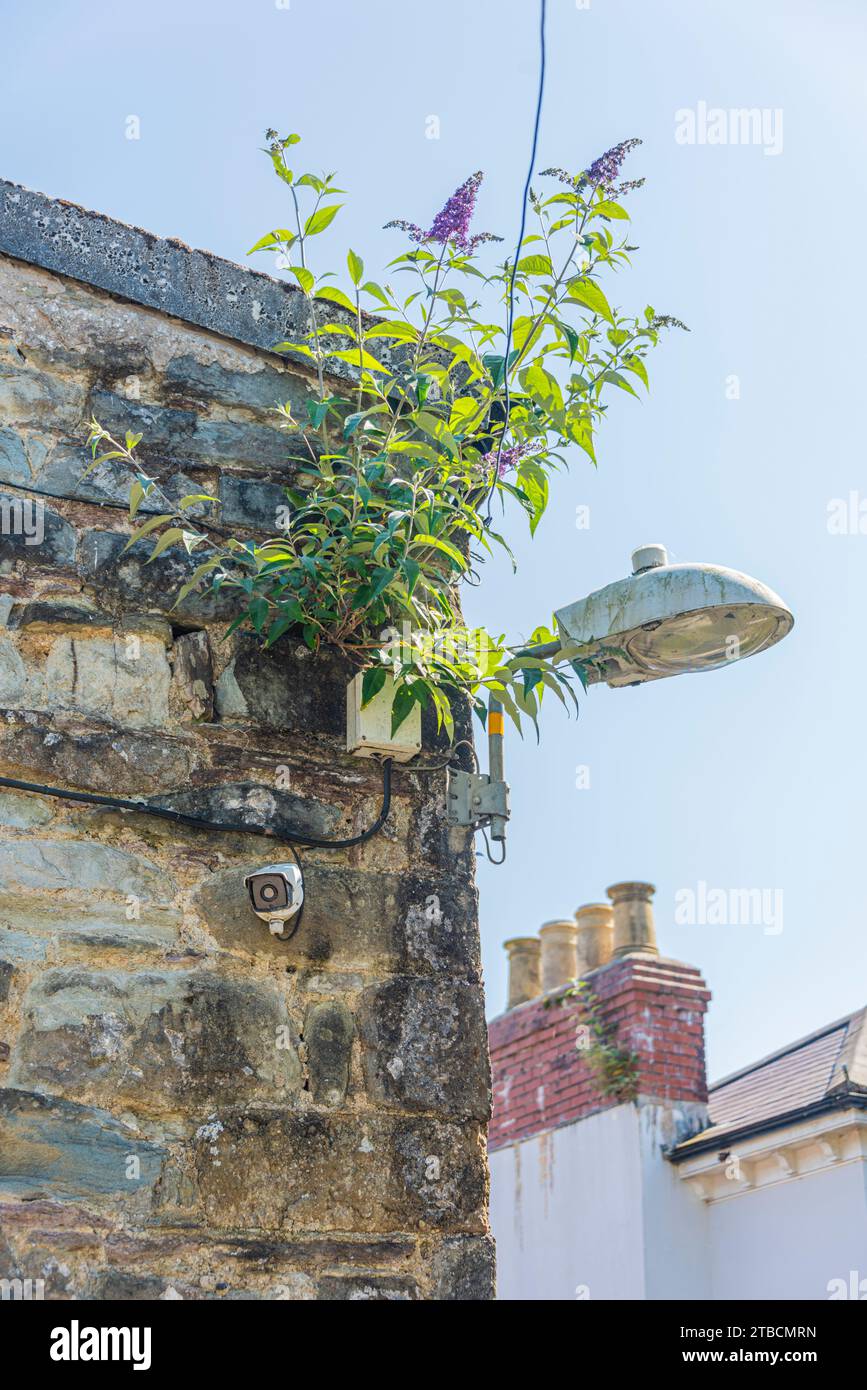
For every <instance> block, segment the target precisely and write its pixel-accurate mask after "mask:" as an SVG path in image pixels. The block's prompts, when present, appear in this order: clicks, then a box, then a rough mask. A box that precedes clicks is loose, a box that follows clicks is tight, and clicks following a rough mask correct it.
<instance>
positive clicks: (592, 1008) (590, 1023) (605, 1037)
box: [545, 980, 639, 1101]
mask: <svg viewBox="0 0 867 1390" xmlns="http://www.w3.org/2000/svg"><path fill="white" fill-rule="evenodd" d="M575 1002H577V1003H578V1006H579V1008H578V1015H577V1017H578V1027H577V1028H576V1034H577V1035H579V1042H578V1044H577V1046H578V1051H579V1052H580V1053H581V1056H582V1057H583V1058H584V1060H585V1061H586V1062H587V1065H588V1066H589V1067H590V1069H591V1071H592V1072H593V1074H594V1075H595V1077H596V1080H597V1082H598V1086H599V1090H600V1092H601V1093H602V1095H604V1096H606V1097H608V1098H609V1099H611V1100H619V1101H629V1100H634V1099H635V1097H636V1095H637V1092H638V1065H639V1057H638V1054H637V1053H635V1052H630V1051H628V1050H627V1049H626V1048H622V1047H620V1046H619V1043H618V1038H617V1030H616V1028H615V1027H614V1026H613V1024H611V1023H608V1022H606V1021H605V1020H604V1019H603V1018H602V1016H601V1013H600V1003H599V999H598V998H597V996H596V994H595V993H594V991H593V989H592V988H591V986H590V985H589V984H588V983H587V981H586V980H577V981H576V983H575V984H574V985H570V986H569V987H568V989H565V990H564V991H563V993H562V994H558V995H557V996H556V997H555V998H550V999H546V1000H545V1008H546V1009H548V1008H551V1007H552V1006H555V1007H559V1006H562V1005H564V1004H570V1003H575Z"/></svg>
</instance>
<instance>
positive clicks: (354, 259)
mask: <svg viewBox="0 0 867 1390" xmlns="http://www.w3.org/2000/svg"><path fill="white" fill-rule="evenodd" d="M346 264H347V266H348V267H349V277H350V279H351V280H352V283H353V285H358V284H360V283H361V277H362V275H363V274H364V261H363V260H362V259H361V257H360V256H357V255H356V254H355V252H354V251H349V252H348V254H347V257H346Z"/></svg>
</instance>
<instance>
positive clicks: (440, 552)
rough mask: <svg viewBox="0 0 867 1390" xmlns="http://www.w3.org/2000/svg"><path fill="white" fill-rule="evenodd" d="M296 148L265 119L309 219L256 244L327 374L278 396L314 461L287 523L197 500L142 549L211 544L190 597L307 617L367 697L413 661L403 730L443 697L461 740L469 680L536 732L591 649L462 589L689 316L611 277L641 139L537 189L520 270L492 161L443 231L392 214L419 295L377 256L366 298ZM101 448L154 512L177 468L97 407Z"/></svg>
mask: <svg viewBox="0 0 867 1390" xmlns="http://www.w3.org/2000/svg"><path fill="white" fill-rule="evenodd" d="M298 140H299V136H297V135H288V136H285V137H283V138H280V137H278V135H277V132H276V131H274V130H269V131H267V132H266V141H267V149H266V153H267V155H268V158H269V159H270V161H271V163H272V165H273V168H274V171H275V173H276V174H277V176H278V178H279V179H280V181H281V183H282V184H283V185H284V187H285V188H286V189H288V192H289V198H290V209H291V217H290V219H289V220H291V222H292V224H293V225H291V226H290V227H288V228H277V229H275V230H272V231H269V232H267V233H266V235H265V236H263V237H262V238H260V240H259V241H257V242H256V244H255V246H253V247H252V251H255V252H260V251H262V252H268V253H271V254H273V255H274V257H275V265H276V267H277V269H278V270H281V271H285V272H286V273H287V274H288V275H289V276H291V277H292V279H293V280H294V282H295V283H296V284H297V286H298V288H299V290H300V292H301V294H302V295H303V296H304V303H305V308H306V327H305V328H304V330H303V331H301V332H299V333H298V334H297V335H296V336H295V338H294V339H293V340H291V341H285V342H280V343H277V344H275V350H276V351H277V352H280V353H285V354H287V355H288V356H290V357H291V358H292V359H293V360H294V361H295V362H300V363H301V364H302V365H303V366H304V367H306V368H307V369H308V370H309V372H310V375H311V396H310V399H309V400H308V401H307V403H306V419H301V420H296V419H294V418H293V416H292V414H291V411H290V409H289V407H288V406H279V407H277V408H278V410H279V411H280V414H281V415H282V417H283V419H282V423H283V425H284V426H285V428H286V430H287V454H288V457H289V460H290V461H291V462H292V463H293V464H294V467H295V475H294V478H293V482H292V486H290V487H287V488H286V500H287V506H286V522H285V525H284V526H282V527H278V526H277V525H276V524H275V532H276V534H274V535H272V536H270V537H265V538H260V539H256V540H252V539H244V540H242V539H240V538H238V537H235V536H232V535H229V536H228V538H221V537H220V536H219V535H215V534H214V531H213V529H211V530H209V528H208V526H207V525H205V524H202V523H201V522H199V523H197V521H196V520H195V516H194V514H193V512H192V510H191V509H194V508H197V507H199V508H200V507H201V505H202V504H205V506H209V505H211V504H213V503H215V501H216V499H214V498H210V497H207V496H203V495H201V494H192V495H190V496H188V497H185V498H183V499H182V500H181V501H180V503H179V504H178V505H177V506H176V507H175V508H174V509H172V508H171V505H170V507H169V508H165V509H164V510H163V511H162V512H161V514H159V515H156V516H151V517H150V518H149V519H148V520H147V521H146V522H145V523H144V524H143V525H139V526H138V527H137V529H136V530H135V531H134V533H133V535H132V536H131V538H130V542H129V544H130V545H132V544H134V543H135V542H136V541H139V540H143V539H145V538H147V537H150V538H152V539H153V540H154V542H155V544H154V547H153V551H152V554H151V556H150V559H151V560H153V559H155V558H157V557H158V556H159V555H161V554H163V552H164V551H165V550H167V549H168V548H169V547H171V546H180V547H183V548H185V549H186V550H187V551H188V552H192V551H200V552H201V554H202V559H201V563H200V564H199V565H198V566H197V567H196V568H195V569H194V572H193V573H192V575H191V577H190V579H189V581H188V582H187V583H186V584H185V585H184V586H183V588H182V589H181V591H180V595H179V601H180V599H181V598H183V597H185V596H186V595H187V594H189V593H190V592H192V591H193V590H196V589H202V588H205V587H207V588H209V589H210V590H211V591H212V592H215V591H225V590H229V589H231V590H233V591H235V592H236V593H237V600H238V612H237V617H236V619H235V622H234V623H233V625H232V628H234V627H237V626H241V625H245V626H247V627H249V628H251V629H252V630H253V631H254V632H255V633H256V634H258V635H259V637H260V638H261V639H262V641H263V642H264V643H265V644H266V645H268V646H271V645H273V643H275V642H277V641H278V640H279V639H280V638H281V637H283V636H284V635H285V634H287V633H288V634H291V635H293V636H296V637H299V638H300V639H301V640H303V641H304V642H306V644H307V645H308V646H309V647H310V648H311V649H313V650H316V649H317V648H318V647H319V646H320V645H321V644H323V643H324V644H330V645H331V646H333V647H336V648H338V649H339V650H340V651H342V652H344V653H346V654H347V655H348V656H349V657H350V658H351V660H352V661H354V662H355V663H357V665H358V666H359V667H361V668H364V670H365V675H364V682H363V699H364V700H365V702H366V701H368V700H370V699H372V698H373V697H374V696H375V695H376V694H377V692H378V691H379V689H381V687H382V686H383V684H384V683H385V680H386V678H387V676H388V675H389V674H390V675H392V676H393V677H394V678H395V680H396V682H397V690H396V695H395V699H394V704H393V726H394V728H395V729H396V728H397V727H398V726H399V725H400V724H401V723H402V721H403V720H404V719H405V718H406V716H407V715H408V714H409V712H410V710H411V709H412V707H413V706H414V705H415V704H416V703H418V704H421V705H432V706H433V707H434V709H435V710H436V714H437V720H438V723H439V724H440V725H441V726H442V725H444V726H445V728H446V730H447V731H448V733H449V734H450V735H451V732H452V729H453V714H452V703H453V700H454V698H455V696H456V695H463V696H466V695H469V697H470V698H471V700H472V701H473V704H474V707H475V708H476V710H477V712H478V713H479V716H480V718H481V719H482V721H483V722H484V718H485V711H486V705H485V700H484V699H483V698H482V697H483V694H485V693H487V692H490V691H493V692H494V693H495V694H496V696H497V697H498V699H499V700H501V701H502V703H503V705H504V707H505V709H506V711H507V713H508V714H509V716H510V718H511V719H512V721H513V722H514V724H515V725H516V726H517V728H518V729H519V731H520V728H521V720H522V718H524V717H526V718H528V719H530V720H532V722H533V723H534V725H535V724H536V719H537V715H538V712H539V706H540V702H541V699H542V696H543V693H544V692H545V691H551V692H552V694H553V695H554V696H556V697H557V698H558V699H559V700H561V701H562V702H563V703H564V704H565V703H566V700H567V696H568V697H571V699H572V700H573V701H574V702H575V704H576V708H577V700H576V697H575V691H574V682H575V680H576V678H577V679H578V680H580V681H581V682H582V683H583V682H584V680H585V677H586V672H585V670H584V668H583V667H582V665H581V663H580V662H574V663H571V665H570V664H569V663H561V664H555V662H554V661H553V660H551V659H549V658H540V657H538V656H532V655H527V654H526V653H525V652H524V651H523V649H524V648H525V647H526V646H527V645H528V644H545V643H548V642H550V641H551V638H552V636H553V634H552V633H551V632H550V631H549V630H548V628H547V627H545V626H544V625H542V626H539V627H538V628H536V630H535V631H534V632H533V633H531V634H529V636H527V637H524V638H522V639H521V640H520V641H509V640H507V639H506V638H505V637H497V636H494V635H492V634H490V633H488V632H487V631H485V630H484V629H474V630H471V631H470V630H468V629H467V628H466V627H465V626H464V625H463V623H462V621H461V617H460V609H459V606H458V601H457V597H458V585H459V583H460V581H461V580H462V579H464V580H470V581H472V580H473V577H474V575H475V573H476V570H477V566H478V565H479V564H480V563H481V562H483V560H484V559H485V556H486V555H487V554H490V553H491V552H492V550H493V548H494V547H495V546H499V547H503V548H504V549H505V550H506V551H507V552H508V553H509V555H510V556H511V551H510V549H509V546H508V543H507V541H506V539H505V537H504V536H503V535H502V534H501V533H500V531H499V529H498V527H497V525H495V520H494V508H495V505H496V508H497V510H498V511H499V510H504V509H505V508H506V507H507V506H509V507H511V506H517V507H518V509H519V510H520V511H522V512H523V513H524V514H525V516H526V518H527V520H528V522H529V526H530V531H531V533H535V531H536V528H537V527H538V525H539V523H540V521H541V519H542V517H543V515H544V512H545V509H546V507H547V505H548V490H549V479H550V476H551V475H552V474H553V473H555V472H557V471H558V470H559V469H561V468H562V467H564V466H567V464H568V459H567V451H568V450H569V449H570V448H571V446H573V445H577V447H578V448H579V449H580V450H583V452H584V453H585V454H586V455H587V457H588V458H589V459H590V460H591V461H592V462H593V463H594V464H595V463H596V446H595V433H596V429H597V427H598V425H599V424H600V422H601V421H602V419H603V418H604V416H605V414H606V413H607V411H608V409H609V404H608V401H609V397H610V396H611V395H612V394H615V393H619V392H624V393H626V394H628V395H630V396H636V395H637V391H636V386H638V385H641V386H644V387H647V385H648V375H647V365H646V361H645V359H646V357H647V354H648V352H649V350H650V349H651V348H652V347H653V346H654V345H655V344H656V342H657V339H658V336H659V333H660V331H661V330H662V329H665V328H669V327H671V326H677V327H683V325H682V324H679V323H678V321H677V320H675V319H673V318H672V317H671V316H670V315H659V314H657V313H656V312H655V311H654V309H652V308H650V307H648V308H646V309H644V311H643V312H642V313H641V314H639V315H638V316H632V315H629V314H624V313H622V312H621V311H620V310H619V309H618V308H617V307H612V305H611V304H610V303H609V301H608V298H607V297H606V295H605V292H604V291H603V289H602V286H601V283H600V281H601V279H602V276H603V272H610V271H617V270H618V269H620V268H621V267H622V266H623V265H625V264H626V263H627V262H628V261H629V254H630V252H631V251H633V250H634V249H635V247H633V246H631V245H629V243H628V239H627V237H626V236H618V235H616V230H617V229H618V228H622V227H624V226H626V225H627V224H628V221H629V216H628V213H627V212H626V210H625V208H624V207H623V204H622V201H621V199H622V198H623V197H625V196H626V195H627V194H629V193H630V192H632V191H633V190H634V189H635V188H637V187H639V186H640V184H641V183H642V182H643V180H637V181H636V180H631V181H628V182H622V181H621V179H620V171H621V166H622V164H623V161H624V159H625V158H626V156H627V155H628V154H629V153H630V152H631V151H632V150H633V148H634V147H635V146H636V145H638V144H639V143H640V142H639V141H637V140H627V141H624V142H622V143H621V144H619V145H616V146H614V148H613V149H611V150H608V151H606V153H605V154H604V155H602V156H600V157H599V158H598V159H596V160H594V161H593V162H592V163H591V164H589V165H588V166H587V167H586V168H583V169H579V170H578V171H577V172H575V173H570V172H567V171H566V170H564V169H559V168H552V169H545V170H543V171H542V173H541V174H540V175H539V177H540V179H543V180H549V181H551V182H550V183H549V184H548V188H547V191H545V192H544V193H543V192H541V191H534V190H532V189H531V191H530V208H531V212H532V214H533V215H534V217H535V226H534V228H533V229H532V230H531V231H530V232H529V233H528V234H527V235H526V236H525V237H524V239H523V241H522V244H521V246H520V247H519V248H518V252H517V258H515V256H512V257H511V259H507V260H506V261H505V262H504V263H502V264H499V265H497V264H494V263H492V258H491V257H490V246H491V244H492V243H493V242H496V241H499V240H500V238H498V237H493V236H492V235H491V234H490V233H488V232H476V233H473V232H471V230H470V224H471V221H472V218H473V215H474V211H475V205H476V200H477V197H478V194H479V189H480V185H481V182H482V175H481V173H474V174H472V175H471V176H470V177H469V178H468V179H466V180H465V182H464V183H463V184H462V185H461V186H460V187H459V188H458V189H457V190H456V192H455V193H453V194H452V196H451V197H450V198H449V199H448V200H447V201H446V203H445V205H444V206H443V207H442V209H441V210H440V211H439V212H438V213H437V214H436V216H435V217H434V218H433V220H432V221H431V223H430V225H429V226H428V227H427V229H425V228H424V227H423V226H420V225H418V224H416V223H412V222H408V221H405V220H403V219H398V220H396V221H392V222H389V223H387V224H386V225H387V226H388V227H390V228H395V229H397V230H399V231H402V232H403V233H405V235H406V237H407V238H408V240H409V247H408V249H406V250H404V251H402V252H401V253H400V254H399V255H398V256H397V257H396V258H395V259H394V260H393V261H391V262H390V265H389V270H391V271H393V272H394V275H395V277H397V276H402V277H403V276H408V277H409V279H410V287H409V292H408V293H401V292H399V291H398V289H397V288H396V287H395V286H394V285H393V284H392V283H391V282H390V281H387V280H386V281H385V282H384V283H382V284H381V283H379V281H377V280H375V279H371V278H369V277H368V275H367V273H366V271H365V267H364V262H363V260H362V258H361V256H359V255H358V254H357V253H356V252H355V251H349V253H348V256H347V259H346V270H347V274H348V285H347V289H345V290H344V289H341V288H339V287H338V286H337V285H336V284H334V283H333V280H334V276H333V275H332V274H331V273H330V272H328V273H325V274H317V273H316V272H315V271H314V269H313V268H312V267H311V264H310V244H311V242H312V240H313V238H314V237H317V236H319V235H321V234H322V233H323V232H325V231H326V229H327V228H328V227H330V225H331V223H332V222H333V221H334V218H335V217H336V216H337V214H338V212H339V210H340V208H341V206H342V204H341V203H340V202H338V201H336V200H337V198H339V197H340V195H341V190H340V189H338V188H337V187H336V186H335V182H334V175H332V174H326V175H319V174H314V173H297V172H295V170H294V168H291V167H290V164H289V158H290V157H291V156H290V154H289V152H290V151H292V150H293V147H294V146H295V145H297V143H298ZM293 165H294V159H293ZM305 200H306V206H305ZM483 248H484V251H485V252H486V253H488V263H487V264H486V265H484V266H482V265H481V264H480V255H479V253H480V251H482V249H483ZM498 301H499V303H501V304H502V305H505V313H503V312H502V310H501V309H500V308H499V307H498ZM374 313H375V314H376V317H373V316H372V315H373V314H374ZM504 320H505V323H506V325H507V326H506V327H504ZM88 442H89V444H90V446H91V449H92V451H93V460H94V461H93V463H92V464H91V465H90V466H91V467H97V466H98V465H99V464H100V463H104V462H107V461H110V460H115V459H119V460H123V461H125V462H126V463H127V464H128V465H130V467H131V468H132V469H133V470H134V472H135V474H136V478H135V482H134V483H133V484H132V487H131V493H130V518H131V520H134V519H135V518H136V515H137V513H138V511H139V508H140V507H141V505H142V503H143V502H144V501H145V500H146V499H147V498H149V497H150V496H151V494H152V493H153V492H154V489H155V487H156V486H157V483H158V480H157V479H154V478H151V477H148V476H147V475H146V473H145V472H144V470H143V468H142V466H141V464H140V462H139V460H138V457H137V455H136V449H137V447H138V445H139V444H140V442H141V436H138V435H134V434H128V435H127V436H126V439H125V441H124V442H123V443H120V442H118V441H117V440H116V439H114V438H112V436H111V435H110V434H109V433H108V432H107V431H106V430H105V429H103V428H102V426H101V425H100V424H99V422H98V421H96V420H93V421H92V423H91V431H90V436H89V440H88ZM156 495H157V494H155V496H156ZM513 563H514V561H513ZM230 630H231V629H230ZM395 632H397V633H399V634H400V636H399V640H398V641H397V642H395V640H394V637H393V635H392V634H394V633H395ZM537 732H538V726H537Z"/></svg>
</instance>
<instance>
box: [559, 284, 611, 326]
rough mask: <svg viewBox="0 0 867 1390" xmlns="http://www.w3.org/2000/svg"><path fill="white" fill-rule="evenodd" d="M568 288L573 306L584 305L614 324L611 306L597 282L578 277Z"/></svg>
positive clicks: (569, 298)
mask: <svg viewBox="0 0 867 1390" xmlns="http://www.w3.org/2000/svg"><path fill="white" fill-rule="evenodd" d="M567 288H568V290H569V295H568V300H569V302H570V303H571V304H583V305H584V307H585V308H586V309H590V310H591V311H592V312H593V313H594V314H600V315H601V317H602V318H604V319H607V320H608V322H609V323H611V324H613V323H614V315H613V314H612V312H611V306H610V305H609V303H608V300H607V299H606V298H605V295H604V294H603V293H602V291H601V290H600V288H599V286H598V285H597V284H596V282H595V280H587V279H584V278H583V277H581V276H578V277H576V279H574V280H570V281H569V284H568V286H567Z"/></svg>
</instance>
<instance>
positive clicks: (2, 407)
mask: <svg viewBox="0 0 867 1390" xmlns="http://www.w3.org/2000/svg"><path fill="white" fill-rule="evenodd" d="M84 402H85V389H84V386H83V385H82V384H81V383H80V382H77V381H74V380H71V379H70V378H68V377H67V378H64V377H60V376H57V375H56V374H55V373H52V372H43V371H39V370H38V368H36V367H34V366H33V365H32V364H31V363H28V362H25V360H24V358H23V357H22V355H21V353H20V352H19V351H18V349H17V348H16V347H14V345H12V344H11V343H9V342H8V340H7V341H6V342H5V343H4V342H3V341H2V340H0V421H2V422H3V423H4V424H5V425H31V426H36V427H37V428H44V427H45V423H46V421H48V420H50V421H51V425H52V427H53V428H55V429H61V430H72V429H75V428H77V426H78V425H79V424H80V422H81V420H82V419H83V418H84Z"/></svg>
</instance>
